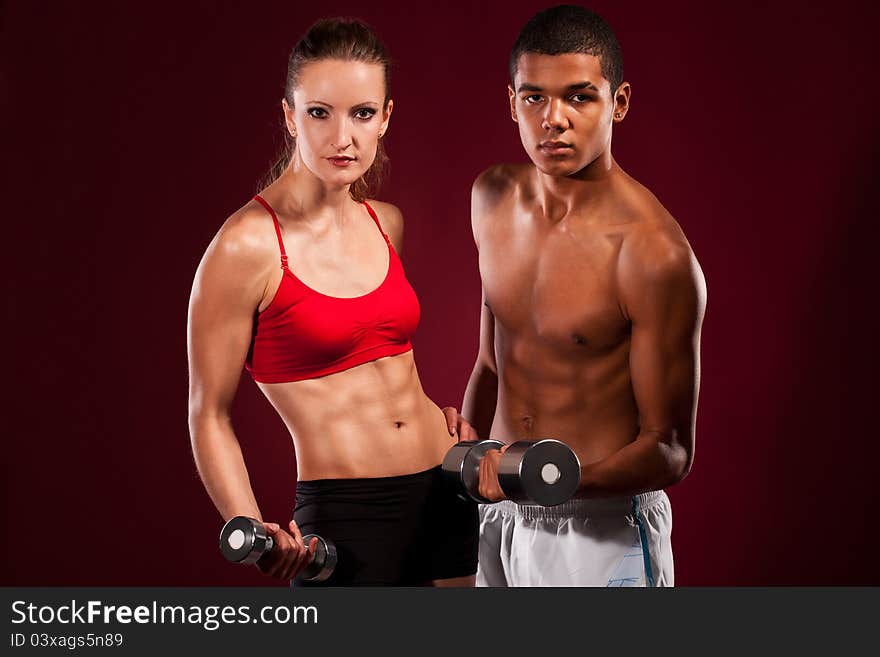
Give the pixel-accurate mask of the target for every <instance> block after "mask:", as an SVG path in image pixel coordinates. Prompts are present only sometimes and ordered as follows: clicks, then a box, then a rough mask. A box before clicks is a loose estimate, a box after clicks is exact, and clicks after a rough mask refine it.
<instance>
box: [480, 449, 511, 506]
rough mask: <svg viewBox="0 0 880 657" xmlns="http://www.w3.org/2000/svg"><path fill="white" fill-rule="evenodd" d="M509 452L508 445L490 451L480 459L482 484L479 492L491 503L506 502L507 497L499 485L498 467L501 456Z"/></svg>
mask: <svg viewBox="0 0 880 657" xmlns="http://www.w3.org/2000/svg"><path fill="white" fill-rule="evenodd" d="M506 450H507V445H505V446H504V447H502V448H501V449H490V450H489V451H487V452H486V455H485V456H484V457H483V458H482V459H480V484H479V486H478V489H477V492H478V493H479V494H480V495H481V496H482V497H484V498H486V499H487V500H489V501H490V502H499V501H501V500H506V499H507V495H505V494H504V491H503V490H501V484H500V483H498V465H499V464H500V463H501V455H502V454H503V453H504V452H505V451H506Z"/></svg>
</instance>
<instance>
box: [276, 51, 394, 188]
mask: <svg viewBox="0 0 880 657" xmlns="http://www.w3.org/2000/svg"><path fill="white" fill-rule="evenodd" d="M384 101H385V73H384V70H383V67H382V65H381V64H368V63H365V62H358V61H351V60H341V59H322V60H319V61H316V62H311V63H309V64H306V65H305V66H303V68H302V69H301V70H300V75H299V84H298V85H297V87H296V88H295V89H294V90H293V107H289V106H288V104H287V101H286V100H285V101H283V107H284V117H285V122H286V123H287V129H288V130H289V131H290V132H291V134H293V135H294V136H295V138H296V148H297V151H299V156H300V159H301V160H302V162H303V164H305V166H306V167H308V168H309V170H310V171H312V172H313V173H314V174H315V175H316V176H318V177H319V178H320V179H321V180H323V181H324V182H326V183H328V184H330V185H333V186H337V185H338V186H344V185H350V184H351V183H353V182H355V181H356V180H357V179H358V178H360V177H361V176H362V175H364V173H366V171H367V169H369V168H370V165H371V164H372V163H373V160H374V159H375V158H376V147H377V144H378V141H379V136H380V135H382V134H384V133H385V131H386V130H387V129H388V120H389V118H390V117H391V107H392V103H391V101H390V100H389V101H388V106H387V107H384V108H383V103H384Z"/></svg>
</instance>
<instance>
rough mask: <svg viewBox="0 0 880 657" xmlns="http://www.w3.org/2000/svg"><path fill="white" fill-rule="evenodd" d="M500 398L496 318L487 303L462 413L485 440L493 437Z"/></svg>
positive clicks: (484, 305) (482, 312) (484, 301)
mask: <svg viewBox="0 0 880 657" xmlns="http://www.w3.org/2000/svg"><path fill="white" fill-rule="evenodd" d="M497 400H498V371H497V369H496V366H495V317H494V316H493V315H492V310H491V309H490V308H489V306H488V305H487V304H486V297H485V294H484V295H483V305H482V307H481V309H480V349H479V351H478V352H477V361H476V363H474V370H473V372H471V378H470V379H469V380H468V384H467V388H466V389H465V391H464V401H463V402H462V406H461V414H462V415H463V416H464V417H466V418H467V419H468V421H469V422H470V423H471V426H473V427H474V429H475V430H476V432H477V436H479V437H480V438H481V439H486V438H489V431H490V430H491V429H492V421H493V420H494V419H495V405H496V403H497Z"/></svg>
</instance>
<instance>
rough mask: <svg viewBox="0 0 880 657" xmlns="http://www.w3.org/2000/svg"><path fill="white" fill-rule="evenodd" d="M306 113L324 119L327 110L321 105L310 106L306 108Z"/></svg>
mask: <svg viewBox="0 0 880 657" xmlns="http://www.w3.org/2000/svg"><path fill="white" fill-rule="evenodd" d="M306 113H307V114H308V115H309V116H311V117H312V118H315V119H323V118H325V117H326V116H327V110H325V109H323V108H321V107H310V108H309V109H307V110H306Z"/></svg>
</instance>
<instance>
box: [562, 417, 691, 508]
mask: <svg viewBox="0 0 880 657" xmlns="http://www.w3.org/2000/svg"><path fill="white" fill-rule="evenodd" d="M688 469H689V458H688V455H687V452H686V450H685V449H684V447H682V445H681V444H680V443H679V442H678V441H676V440H674V439H673V438H671V437H670V436H665V435H663V434H658V433H642V434H639V436H638V438H636V440H634V441H633V442H631V443H630V444H628V445H626V446H625V447H624V448H623V449H621V450H619V451H617V452H615V453H613V454H611V455H610V456H607V457H606V458H604V459H602V460H601V461H597V462H595V463H590V464H589V465H583V466H581V482H580V488H579V490H578V493H577V496H578V497H623V496H630V495H637V494H639V493H644V492H646V491H651V490H661V489H663V488H666V487H667V486H671V485H672V484H675V483H677V482H679V481H681V480H682V479H683V478H684V477H685V476H686V475H687V471H688Z"/></svg>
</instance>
